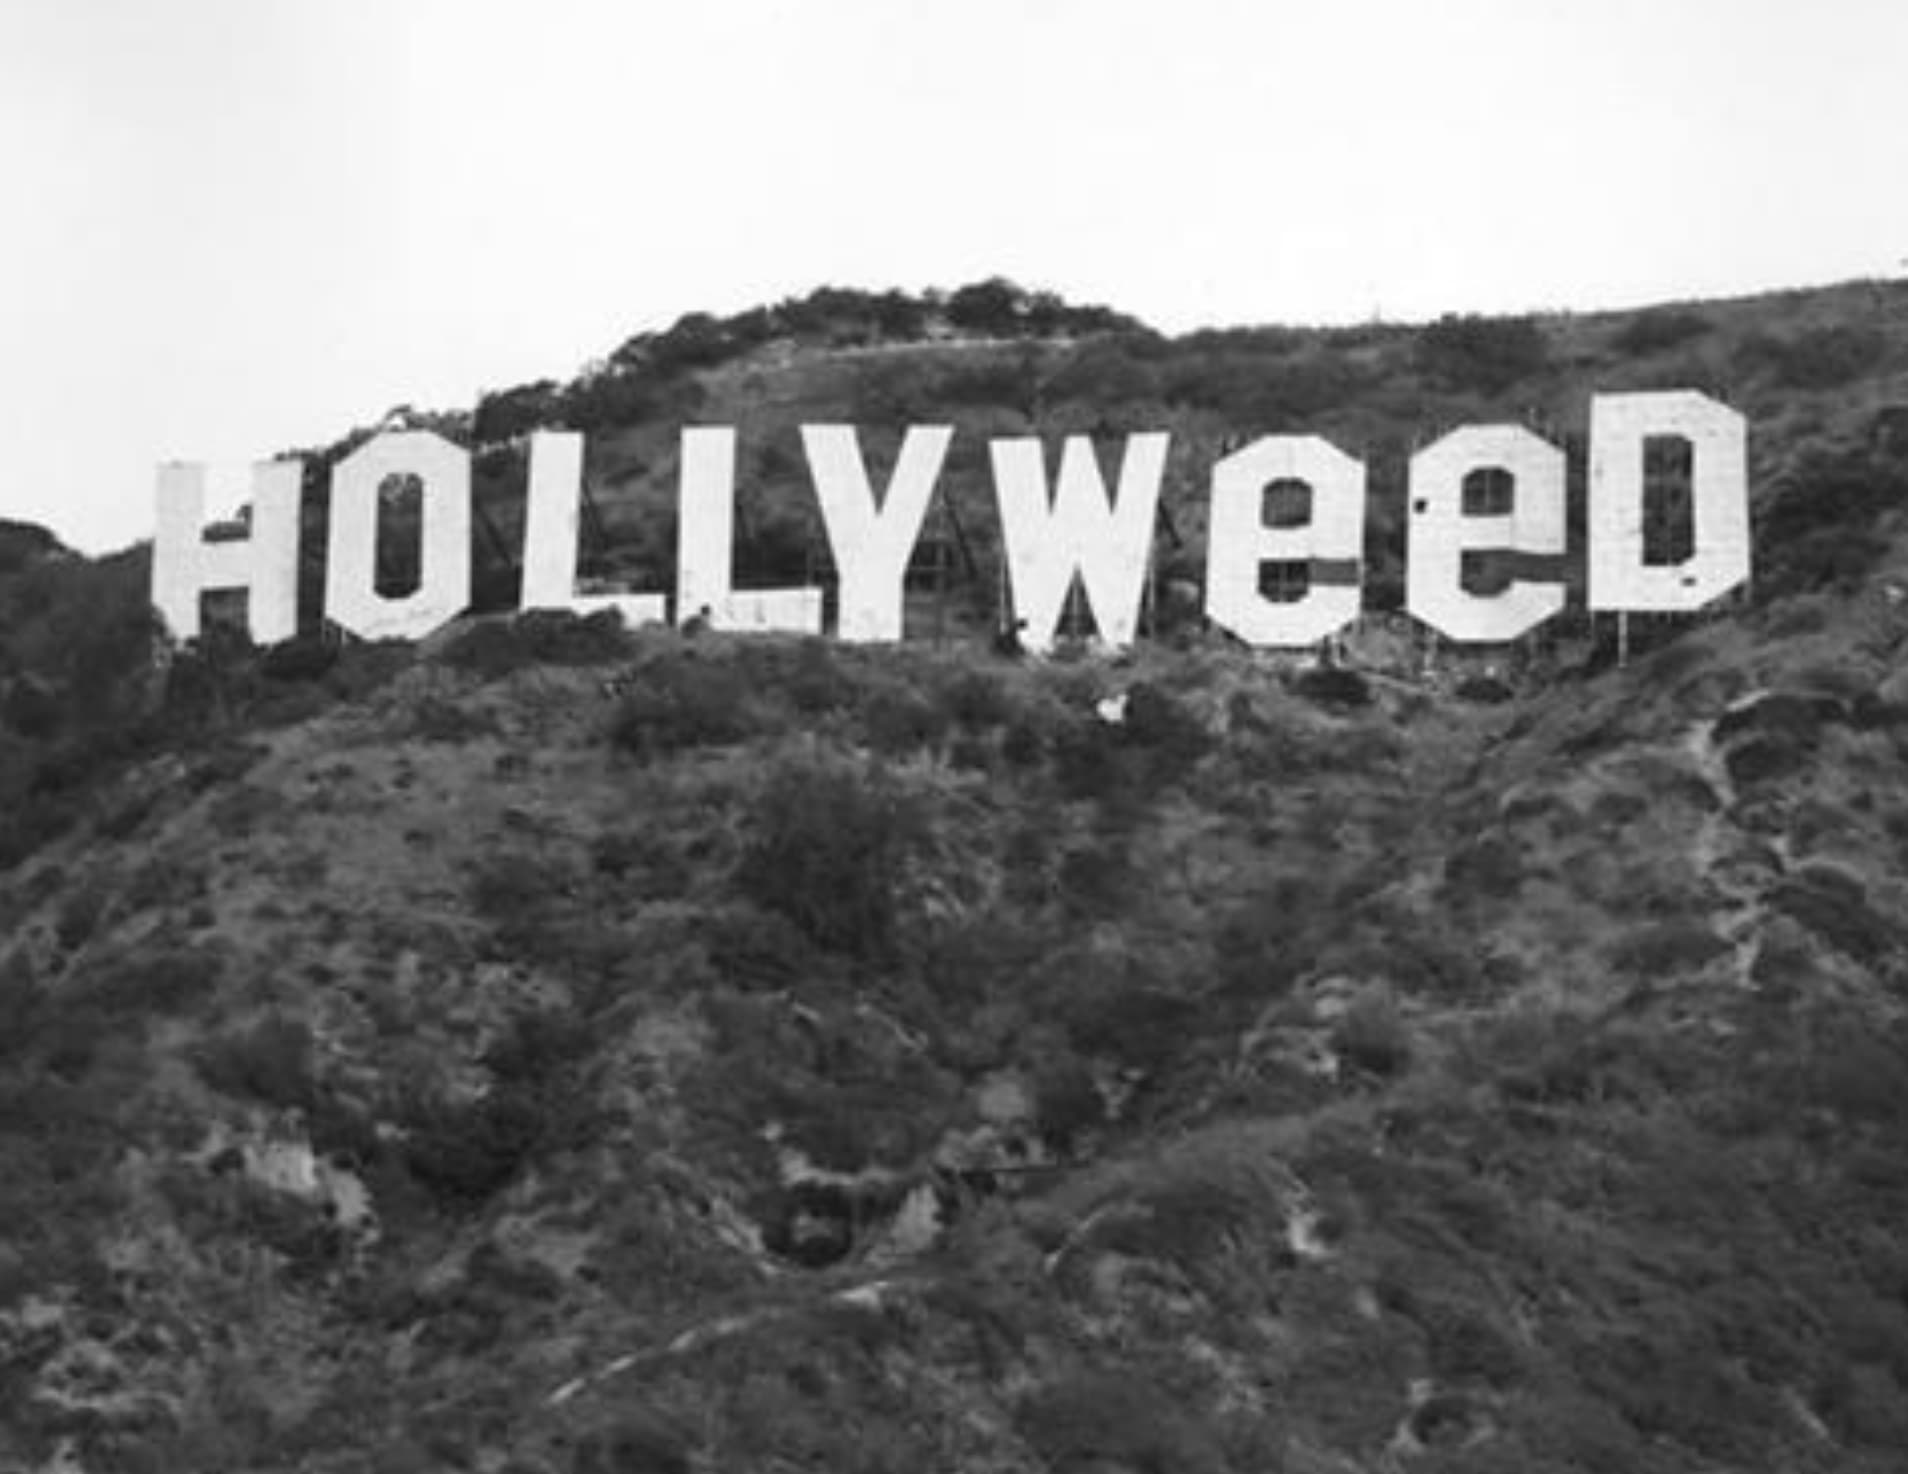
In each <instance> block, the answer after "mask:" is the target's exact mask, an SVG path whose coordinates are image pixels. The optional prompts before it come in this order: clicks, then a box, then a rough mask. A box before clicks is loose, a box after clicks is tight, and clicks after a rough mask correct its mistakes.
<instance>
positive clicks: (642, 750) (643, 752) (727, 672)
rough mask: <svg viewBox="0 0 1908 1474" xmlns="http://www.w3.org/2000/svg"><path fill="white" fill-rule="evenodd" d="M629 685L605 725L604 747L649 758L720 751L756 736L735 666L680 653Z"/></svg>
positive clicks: (742, 675)
mask: <svg viewBox="0 0 1908 1474" xmlns="http://www.w3.org/2000/svg"><path fill="white" fill-rule="evenodd" d="M633 682H634V684H633V685H632V687H631V689H630V691H629V692H628V694H627V695H625V696H624V697H623V698H622V700H621V701H620V702H618V703H617V707H616V714H615V716H614V717H613V718H612V719H611V722H610V741H611V742H612V743H614V744H615V745H616V746H617V747H620V748H622V749H623V750H624V751H625V752H631V753H634V754H636V755H637V756H638V757H642V758H651V757H657V756H660V755H663V754H666V753H672V752H680V751H682V750H683V749H685V748H690V747H721V746H725V745H729V744H732V743H736V742H740V741H742V740H744V739H745V738H747V737H749V736H751V735H752V734H753V733H754V732H755V730H756V723H757V717H756V713H755V710H754V707H753V706H752V704H751V702H750V700H749V695H750V692H749V681H748V676H747V673H746V672H745V671H743V670H742V669H741V668H740V667H739V666H738V665H737V664H735V663H732V662H728V661H719V660H705V659H698V658H697V657H696V656H694V655H693V654H689V653H685V654H683V655H682V656H681V657H679V658H676V659H669V660H656V661H651V662H650V663H648V664H647V665H645V666H643V667H642V668H641V669H640V670H638V671H636V672H635V674H634V676H633Z"/></svg>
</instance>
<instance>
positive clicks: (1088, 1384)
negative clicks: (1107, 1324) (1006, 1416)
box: [1015, 1372, 1226, 1474]
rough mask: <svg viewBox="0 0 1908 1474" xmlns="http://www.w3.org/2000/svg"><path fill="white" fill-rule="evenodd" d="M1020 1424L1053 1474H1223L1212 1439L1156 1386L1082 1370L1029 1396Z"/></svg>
mask: <svg viewBox="0 0 1908 1474" xmlns="http://www.w3.org/2000/svg"><path fill="white" fill-rule="evenodd" d="M1015 1421H1016V1422H1017V1423H1018V1424H1019V1426H1020V1430H1021V1432H1022V1434H1023V1435H1024V1436H1025V1437H1026V1439H1027V1441H1028V1442H1029V1443H1030V1444H1032V1445H1033V1447H1034V1450H1035V1452H1036V1453H1038V1454H1039V1455H1040V1457H1041V1458H1042V1459H1043V1460H1044V1461H1045V1462H1046V1466H1047V1467H1048V1468H1049V1469H1054V1470H1081V1471H1084V1470H1087V1469H1090V1468H1091V1469H1099V1468H1121V1469H1126V1468H1131V1469H1144V1470H1149V1471H1153V1474H1223V1471H1224V1469H1225V1467H1226V1461H1225V1458H1224V1455H1223V1454H1222V1453H1221V1452H1220V1449H1219V1446H1218V1444H1217V1443H1216V1442H1215V1440H1214V1438H1213V1435H1212V1433H1211V1432H1209V1431H1208V1430H1207V1429H1206V1428H1205V1427H1204V1426H1203V1425H1202V1424H1201V1423H1200V1422H1198V1421H1197V1420H1195V1419H1194V1418H1193V1417H1192V1416H1191V1415H1190V1414H1189V1412H1188V1410H1187V1409H1186V1408H1185V1407H1184V1406H1183V1405H1182V1404H1181V1403H1180V1402H1179V1401H1178V1400H1177V1399H1175V1398H1174V1397H1172V1396H1171V1395H1169V1394H1168V1393H1167V1391H1166V1390H1165V1389H1164V1388H1163V1387H1161V1386H1159V1385H1158V1384H1157V1383H1156V1382H1153V1381H1150V1380H1148V1381H1142V1380H1141V1379H1139V1378H1137V1377H1132V1376H1127V1375H1123V1374H1119V1373H1111V1372H1076V1373H1074V1374H1072V1375H1071V1376H1069V1377H1067V1378H1066V1379H1065V1380H1063V1381H1060V1382H1057V1383H1052V1384H1049V1385H1048V1386H1046V1387H1043V1388H1041V1389H1040V1390H1039V1391H1038V1392H1036V1393H1034V1394H1033V1396H1031V1397H1030V1398H1028V1400H1027V1401H1026V1403H1025V1404H1024V1405H1023V1406H1022V1407H1021V1409H1020V1412H1019V1414H1018V1416H1017V1417H1016V1419H1015Z"/></svg>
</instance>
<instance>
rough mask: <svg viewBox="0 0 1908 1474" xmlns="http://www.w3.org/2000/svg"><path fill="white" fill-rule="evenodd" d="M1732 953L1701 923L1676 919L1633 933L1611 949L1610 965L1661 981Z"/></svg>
mask: <svg viewBox="0 0 1908 1474" xmlns="http://www.w3.org/2000/svg"><path fill="white" fill-rule="evenodd" d="M1728 950H1729V943H1728V942H1726V941H1724V940H1723V939H1722V938H1721V937H1719V936H1717V935H1716V934H1715V932H1713V931H1711V930H1710V929H1709V927H1708V926H1706V925H1705V924H1704V923H1702V922H1700V921H1692V920H1690V919H1688V918H1685V917H1675V918H1672V919H1670V920H1667V921H1658V922H1654V923H1652V924H1651V925H1649V926H1646V927H1643V928H1641V929H1640V930H1638V931H1635V932H1632V933H1631V934H1630V935H1629V936H1627V937H1625V938H1623V940H1621V941H1620V942H1618V943H1617V944H1616V945H1615V946H1614V947H1612V948H1611V949H1610V965H1611V966H1612V967H1614V968H1615V969H1616V970H1617V971H1618V972H1624V973H1629V974H1631V975H1633V976H1635V977H1639V978H1647V979H1660V978H1671V977H1676V976H1678V975H1679V974H1682V973H1686V972H1691V971H1694V970H1695V969H1696V968H1699V967H1702V966H1703V965H1704V964H1705V963H1707V962H1709V961H1710V960H1711V959H1713V958H1715V957H1718V956H1720V955H1721V954H1723V953H1724V952H1727V951H1728Z"/></svg>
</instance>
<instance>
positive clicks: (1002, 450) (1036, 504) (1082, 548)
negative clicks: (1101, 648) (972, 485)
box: [988, 433, 1168, 651]
mask: <svg viewBox="0 0 1908 1474" xmlns="http://www.w3.org/2000/svg"><path fill="white" fill-rule="evenodd" d="M1167 439H1168V437H1167V436H1166V435H1164V434H1160V433H1153V434H1145V435H1129V436H1127V437H1126V452H1125V455H1124V456H1123V457H1122V459H1121V462H1120V482H1119V494H1118V499H1117V501H1116V502H1115V503H1113V504H1112V505H1109V504H1108V502H1107V496H1106V482H1105V481H1104V480H1102V479H1101V476H1100V468H1099V465H1098V463H1097V462H1096V461H1095V460H1094V457H1093V443H1092V441H1090V440H1088V439H1087V438H1086V437H1085V436H1084V435H1069V436H1068V437H1067V439H1066V443H1065V445H1064V446H1063V447H1062V448H1061V452H1060V489H1059V493H1058V494H1057V495H1056V496H1055V497H1054V498H1053V499H1052V501H1051V502H1049V500H1048V496H1047V468H1046V462H1045V459H1044V452H1043V450H1042V447H1041V444H1040V442H1039V441H1038V440H1036V439H1033V438H1031V437H1021V438H1016V439H1012V440H996V441H993V442H992V443H991V444H990V445H989V446H988V450H989V452H990V453H991V454H992V456H993V461H994V495H995V497H996V498H997V499H998V500H999V502H1000V524H1001V536H1002V538H1003V539H1004V540H1005V543H1006V549H1005V551H1006V555H1007V566H1008V569H1009V571H1010V574H1011V576H1012V579H1013V594H1014V612H1015V613H1016V614H1017V615H1018V616H1019V618H1020V620H1021V628H1020V641H1021V644H1023V645H1024V646H1025V647H1026V648H1027V649H1029V650H1035V651H1040V650H1045V649H1047V648H1048V647H1049V646H1051V645H1052V643H1053V636H1054V632H1055V630H1056V629H1057V628H1058V627H1059V624H1060V614H1061V611H1062V609H1064V608H1065V606H1066V601H1067V593H1068V591H1069V590H1070V589H1071V588H1072V587H1073V580H1074V577H1075V575H1078V577H1079V579H1080V583H1081V585H1082V587H1083V588H1085V590H1086V595H1087V600H1088V602H1089V603H1090V604H1091V606H1092V609H1093V619H1094V623H1095V624H1096V625H1097V626H1098V627H1099V631H1100V638H1101V639H1103V640H1105V641H1106V643H1107V644H1109V645H1130V644H1131V643H1132V641H1133V627H1134V625H1135V624H1137V623H1138V620H1139V602H1140V593H1141V591H1142V588H1143V586H1144V584H1145V580H1146V563H1147V558H1148V556H1149V555H1150V554H1151V552H1152V547H1153V518H1154V516H1155V514H1156V511H1157V509H1158V506H1159V483H1160V478H1161V476H1162V475H1163V474H1164V472H1165V469H1166V443H1167Z"/></svg>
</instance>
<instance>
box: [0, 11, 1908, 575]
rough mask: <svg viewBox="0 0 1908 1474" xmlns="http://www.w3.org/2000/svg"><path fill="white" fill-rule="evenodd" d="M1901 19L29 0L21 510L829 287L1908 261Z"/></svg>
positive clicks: (19, 400)
mask: <svg viewBox="0 0 1908 1474" xmlns="http://www.w3.org/2000/svg"><path fill="white" fill-rule="evenodd" d="M1905 67H1908V4H1904V3H1902V0H1816V3H1814V4H1802V3H1792V0H1570V3H1564V0H1438V3H1435V4H1433V3H1428V0H1305V3H1281V0H958V3H954V0H946V3H943V0H693V3H692V0H669V3H667V4H647V3H640V0H536V3H534V4H507V3H491V0H165V3H160V0H0V184H3V185H4V195H0V200H3V201H4V203H0V226H3V227H4V228H3V229H0V434H4V437H5V442H6V459H5V461H4V463H0V516H8V517H16V518H26V519H29V520H33V521H39V522H43V523H45V524H46V525H48V526H50V527H52V528H53V529H54V530H55V531H56V532H57V533H59V535H60V536H61V537H63V538H65V539H66V540H67V541H69V542H71V543H73V544H74V545H76V546H79V547H82V548H85V549H87V550H89V551H103V550H107V549H110V548H116V547H121V546H124V545H125V544H127V543H130V542H132V541H134V540H135V539H138V538H142V537H146V536H148V535H150V532H151V529H152V521H153V519H152V506H151V503H152V481H153V468H154V465H155V463H156V462H158V461H160V460H164V459H190V460H205V461H214V462H216V461H220V460H229V461H234V462H244V461H249V460H253V459H259V458H263V457H266V456H269V455H270V454H272V453H273V452H274V451H277V450H280V449H283V448H285V447H288V446H292V445H301V444H304V445H309V444H317V443H322V442H324V441H327V440H330V439H332V438H333V437H335V436H336V435H337V434H339V433H341V432H342V431H344V430H345V429H347V428H349V427H350V426H352V425H354V424H360V423H365V422H369V421H372V420H375V419H376V418H377V417H378V416H379V415H380V414H381V413H382V412H383V411H384V410H385V409H387V408H389V407H390V406H392V405H395V404H399V403H412V404H416V405H418V406H420V407H433V408H452V407H462V406H468V405H469V404H470V403H471V402H472V400H473V399H474V397H475V395H476V394H477V393H478V392H479V391H480V390H483V389H486V388H497V387H502V386H505V385H508V384H512V383H517V382H521V381H524V380H528V379H534V378H538V377H542V376H546V375H548V376H553V377H568V376H570V375H571V374H573V373H574V372H575V371H576V370H577V369H578V368H579V367H580V366H581V365H582V364H583V363H584V362H585V361H586V360H588V359H591V358H594V357H599V356H602V355H603V354H606V353H607V352H608V351H609V350H610V349H612V348H613V347H615V346H616V344H618V343H620V342H621V341H622V340H623V339H624V338H625V337H627V336H628V335H629V334H631V333H632V332H635V331H638V330H640V329H645V328H659V327H664V326H667V325H668V323H669V322H671V321H673V320H674V318H675V317H677V316H678V315H680V314H681V313H683V312H686V311H691V310H698V309H705V310H710V311H716V312H726V311H733V310H736V309H739V308H742V307H746V306H749V305H752V304H755V303H758V302H764V301H772V300H775V299H777V298H779V297H782V296H786V295H789V294H791V293H799V292H805V291H807V290H808V289H810V288H811V287H814V286H817V285H820V284H823V283H836V284H840V285H851V286H860V287H874V288H879V287H887V286H900V287H905V288H909V289H921V288H925V287H930V286H941V287H951V286H956V285H959V284H961V283H963V282H967V281H971V280H974V279H977V278H980V277H985V276H990V275H995V274H1001V275H1006V276H1009V277H1012V278H1014V279H1015V280H1017V281H1019V282H1021V283H1023V284H1024V285H1028V286H1035V287H1048V288H1052V289H1055V290H1057V291H1059V292H1061V293H1063V294H1064V295H1066V296H1068V297H1069V298H1074V299H1079V300H1091V301H1104V302H1106V303H1109V304H1111V305H1112V306H1115V307H1118V308H1120V309H1122V310H1124V311H1127V312H1131V313H1134V314H1136V315H1138V316H1140V317H1142V318H1144V319H1146V320H1147V321H1149V322H1151V323H1153V324H1154V325H1156V326H1158V327H1161V328H1163V329H1168V330H1181V329H1185V328H1188V327H1193V326H1198V325H1201V324H1206V323H1225V324H1240V323H1260V322H1275V321H1298V322H1340V321H1348V320H1358V319H1366V318H1370V317H1372V316H1374V315H1382V316H1384V317H1386V318H1391V319H1404V320H1411V319H1418V318H1423V317H1427V316H1435V315H1437V314H1438V313H1441V312H1446V311H1517V310H1524V309H1532V308H1561V307H1570V308H1577V309H1586V310H1587V309H1593V308H1599V307H1608V306H1623V305H1631V304H1636V303H1641V302H1648V301H1655V300H1661V299H1668V298H1674V297H1684V296H1715V295H1727V294H1733V293H1739V292H1745V291H1753V290H1759V289H1763V288H1769V287H1778V286H1790V285H1806V284H1813V283H1819V282H1825V281H1831V280H1839V279H1843V278H1848V277H1853V276H1886V275H1894V274H1897V273H1898V272H1899V271H1900V270H1901V268H1902V262H1903V258H1904V257H1908V168H1904V164H1905V163H1908V86H1904V85H1903V84H1902V81H1901V77H1902V75H1903V72H1904V68H1905Z"/></svg>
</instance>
